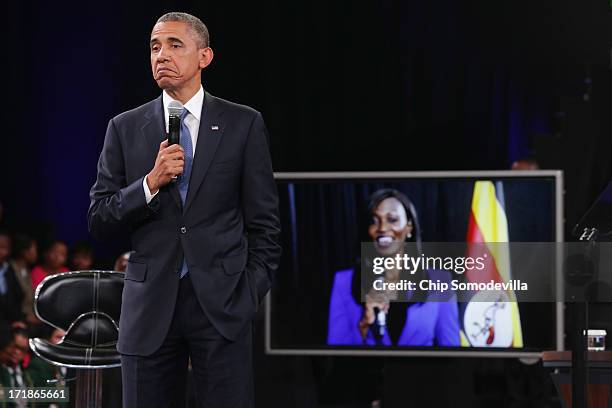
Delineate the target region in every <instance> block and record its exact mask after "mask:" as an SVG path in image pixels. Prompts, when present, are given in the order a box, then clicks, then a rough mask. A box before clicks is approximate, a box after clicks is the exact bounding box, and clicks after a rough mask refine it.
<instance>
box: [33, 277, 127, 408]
mask: <svg viewBox="0 0 612 408" xmlns="http://www.w3.org/2000/svg"><path fill="white" fill-rule="evenodd" d="M123 276H124V274H123V273H120V272H111V271H78V272H66V273H60V274H57V275H52V276H49V277H47V278H45V280H43V281H42V282H41V283H40V285H38V287H37V288H36V293H35V295H34V308H35V311H36V315H37V316H38V317H39V319H40V320H42V321H44V322H45V323H48V324H50V325H51V326H53V327H56V328H58V329H61V330H63V331H65V332H66V335H65V336H64V338H63V339H62V341H61V342H60V343H59V344H53V343H51V342H49V341H47V340H44V339H40V338H33V339H30V348H31V349H32V350H33V351H34V353H36V355H38V356H39V357H41V358H42V359H44V360H46V361H48V362H49V363H51V364H54V365H56V366H60V367H68V368H75V369H77V384H76V399H75V401H76V407H77V408H80V407H87V408H97V407H100V406H101V404H102V402H101V401H102V375H101V374H102V373H101V369H105V368H113V367H119V366H121V360H120V356H119V353H118V352H117V348H116V345H117V338H118V334H119V316H120V314H121V294H122V291H123Z"/></svg>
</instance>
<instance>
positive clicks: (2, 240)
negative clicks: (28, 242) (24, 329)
mask: <svg viewBox="0 0 612 408" xmlns="http://www.w3.org/2000/svg"><path fill="white" fill-rule="evenodd" d="M10 253H11V237H10V236H9V234H8V233H7V232H6V231H3V230H0V321H5V322H8V323H12V322H15V321H21V320H23V318H24V315H23V313H22V311H21V305H22V302H23V291H22V290H21V287H20V286H19V281H18V280H17V277H16V276H15V271H14V270H13V268H12V267H11V264H10V263H9V262H8V257H9V254H10Z"/></svg>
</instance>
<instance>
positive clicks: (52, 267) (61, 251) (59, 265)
mask: <svg viewBox="0 0 612 408" xmlns="http://www.w3.org/2000/svg"><path fill="white" fill-rule="evenodd" d="M67 253H68V248H67V247H66V244H64V243H63V242H62V241H53V242H52V243H51V244H50V245H49V246H47V248H46V249H45V250H44V252H43V263H42V265H37V266H35V267H34V268H33V269H32V288H33V289H34V290H36V287H37V286H38V284H39V283H40V282H42V281H43V279H45V278H46V277H47V276H50V275H55V274H57V273H61V272H68V268H66V266H65V265H66V257H67Z"/></svg>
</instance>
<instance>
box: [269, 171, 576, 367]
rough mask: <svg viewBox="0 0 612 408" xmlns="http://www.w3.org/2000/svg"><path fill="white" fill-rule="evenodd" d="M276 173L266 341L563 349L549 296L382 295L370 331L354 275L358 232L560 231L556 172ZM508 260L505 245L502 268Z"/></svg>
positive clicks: (526, 351)
mask: <svg viewBox="0 0 612 408" xmlns="http://www.w3.org/2000/svg"><path fill="white" fill-rule="evenodd" d="M275 178H276V181H277V186H278V192H279V204H280V215H281V224H282V246H283V256H282V259H281V264H280V268H279V271H278V273H277V275H276V279H275V283H274V285H273V288H272V290H271V291H270V293H269V295H268V296H267V298H266V301H265V328H266V332H265V343H266V352H267V353H269V354H279V355H364V356H372V355H379V356H439V357H443V356H449V357H457V356H466V357H467V356H472V357H515V358H521V357H524V358H531V357H534V358H535V357H538V356H539V354H540V353H541V352H542V351H543V350H562V349H563V330H564V327H563V305H562V303H560V302H556V301H547V302H521V301H518V302H514V303H512V302H510V303H509V304H510V305H511V306H508V307H505V306H507V305H506V304H505V303H504V304H502V305H501V307H498V306H499V303H494V304H493V303H489V304H487V303H478V302H465V301H460V300H457V299H455V300H453V301H452V302H451V301H445V302H431V303H430V302H418V301H414V302H402V303H396V302H391V303H389V307H388V309H387V310H386V313H385V314H384V316H381V319H382V318H384V329H385V331H384V337H381V336H378V337H376V339H377V340H378V341H374V340H373V339H374V338H373V336H372V335H371V330H372V327H374V326H375V325H374V324H369V323H371V322H372V318H371V314H372V312H374V314H375V316H378V315H376V313H380V312H381V311H380V309H378V308H374V309H373V308H372V307H371V305H370V308H369V312H370V315H368V314H367V311H368V306H366V302H365V301H364V298H363V297H362V295H363V287H361V286H360V285H361V282H360V279H359V275H360V273H361V270H360V266H362V265H361V263H362V259H363V258H362V256H363V254H362V248H361V246H362V245H363V243H364V242H365V243H367V242H370V243H376V244H377V245H378V247H379V248H382V247H385V245H390V244H391V241H393V240H395V239H396V238H397V239H399V240H406V241H412V242H416V241H417V240H418V241H419V242H423V243H427V242H441V243H465V242H467V241H470V240H471V239H474V237H475V236H477V235H478V234H480V233H481V232H482V234H481V236H480V239H481V240H482V239H483V237H485V238H486V236H487V234H489V235H490V231H496V234H497V235H495V236H496V237H497V238H495V239H499V237H502V239H503V237H505V238H506V239H507V241H508V242H511V243H514V242H547V243H554V242H562V241H563V225H562V222H563V200H562V198H563V176H562V172H560V171H556V170H551V171H548V170H546V171H544V170H542V171H467V172H466V171H461V172H330V173H276V174H275ZM488 193H490V195H489V196H487V197H489V198H491V200H489V202H488V204H486V203H487V201H486V200H484V201H483V200H481V201H482V202H485V207H486V205H490V206H492V207H495V208H494V209H493V210H491V209H489V210H490V211H494V212H495V215H494V216H493V218H489V219H487V217H491V214H490V213H487V211H489V210H487V209H486V208H484V209H483V207H482V204H479V205H478V207H476V206H475V204H474V203H475V202H476V200H477V197H480V196H482V195H486V194H488ZM479 195H480V196H479ZM481 198H482V197H481ZM385 203H386V204H385ZM383 204H384V205H383ZM394 206H395V207H394ZM400 207H401V208H400ZM402 208H403V210H402ZM385 211H386V212H385ZM383 224H384V225H383ZM485 224H487V225H485ZM475 228H476V229H475ZM478 228H480V230H478ZM481 230H482V231H481ZM485 230H487V231H489V232H486V231H485ZM381 231H382V232H381ZM483 231H484V232H483ZM394 234H396V235H397V236H395V235H394ZM402 234H403V235H402ZM475 234H476V235H475ZM394 237H395V238H394ZM513 264H514V259H513V257H512V253H510V256H509V262H508V266H507V268H508V270H511V268H512V266H513ZM557 270H558V268H554V269H551V271H552V272H551V271H544V272H542V273H543V274H545V276H542V277H541V280H542V281H543V282H544V283H545V284H546V285H550V286H551V287H557V285H558V284H559V282H560V281H559V278H558V276H557V275H558V274H559V273H558V272H557ZM442 273H443V271H442ZM360 291H361V292H360ZM374 321H375V322H376V323H377V324H378V320H377V319H376V320H374ZM493 322H495V324H493ZM376 327H377V326H376Z"/></svg>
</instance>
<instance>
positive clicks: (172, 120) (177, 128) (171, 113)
mask: <svg viewBox="0 0 612 408" xmlns="http://www.w3.org/2000/svg"><path fill="white" fill-rule="evenodd" d="M182 112H183V105H182V104H181V103H180V102H178V101H170V103H169V104H168V146H172V145H173V144H179V143H180V137H181V113H182Z"/></svg>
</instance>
